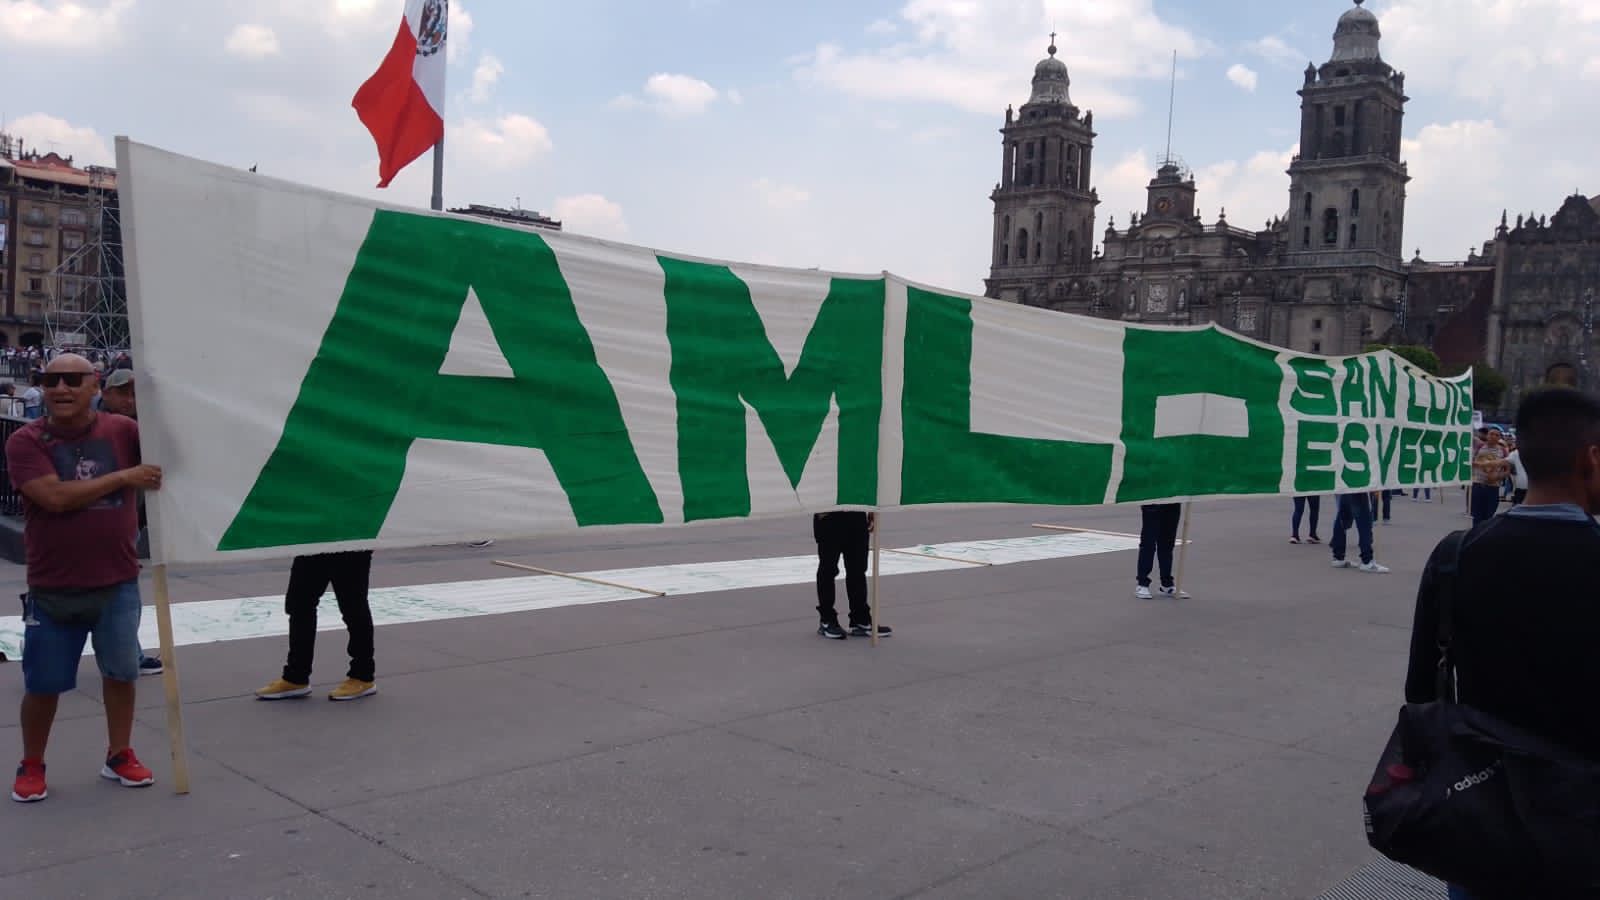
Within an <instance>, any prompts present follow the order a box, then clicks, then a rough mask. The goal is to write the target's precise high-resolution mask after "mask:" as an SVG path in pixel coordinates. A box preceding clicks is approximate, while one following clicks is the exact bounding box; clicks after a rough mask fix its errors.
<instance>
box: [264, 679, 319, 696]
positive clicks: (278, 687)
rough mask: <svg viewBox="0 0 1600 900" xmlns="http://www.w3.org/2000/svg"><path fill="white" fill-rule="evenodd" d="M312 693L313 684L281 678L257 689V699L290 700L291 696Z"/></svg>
mask: <svg viewBox="0 0 1600 900" xmlns="http://www.w3.org/2000/svg"><path fill="white" fill-rule="evenodd" d="M310 693H311V685H309V684H295V683H294V682H292V681H284V680H283V679H282V678H279V679H277V680H275V681H273V682H272V683H271V684H269V685H267V686H266V687H264V688H262V689H261V690H259V691H256V699H257V700H288V699H290V698H291V697H304V696H306V695H307V694H310Z"/></svg>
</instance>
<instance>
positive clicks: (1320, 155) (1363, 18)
mask: <svg viewBox="0 0 1600 900" xmlns="http://www.w3.org/2000/svg"><path fill="white" fill-rule="evenodd" d="M1362 2H1363V0H1355V3H1356V6H1355V8H1354V9H1351V10H1350V11H1348V12H1346V13H1345V14H1344V15H1343V16H1341V17H1339V24H1338V27H1337V28H1336V29H1335V30H1334V34H1333V57H1332V58H1331V59H1329V60H1328V61H1327V62H1326V63H1323V64H1322V66H1321V67H1320V68H1319V67H1315V66H1309V67H1307V68H1306V73H1305V75H1306V80H1305V85H1304V86H1303V87H1302V88H1301V89H1300V98H1301V103H1300V154H1299V155H1298V156H1296V157H1295V158H1294V162H1293V164H1291V165H1290V166H1289V193H1290V197H1289V200H1290V207H1289V232H1288V235H1287V237H1288V241H1289V252H1290V253H1291V254H1293V255H1299V254H1311V253H1314V254H1319V255H1320V259H1321V260H1322V261H1323V262H1326V263H1331V264H1340V263H1341V262H1355V261H1357V260H1358V259H1359V260H1363V261H1376V262H1379V263H1380V264H1394V265H1398V264H1399V263H1400V261H1401V252H1402V251H1401V247H1402V243H1401V240H1402V239H1401V234H1402V231H1403V227H1404V224H1405V209H1406V204H1405V200H1406V182H1407V181H1410V177H1409V176H1408V175H1407V174H1406V165H1405V163H1403V162H1401V161H1400V126H1401V122H1402V119H1403V118H1404V115H1405V104H1406V100H1407V99H1408V98H1407V97H1406V95H1405V75H1404V74H1403V73H1400V72H1396V71H1395V70H1394V69H1393V68H1392V67H1390V66H1389V64H1388V63H1386V62H1384V61H1383V57H1382V56H1381V55H1380V54H1379V52H1378V41H1379V39H1380V38H1381V37H1382V33H1381V32H1380V31H1379V29H1378V17H1377V16H1375V15H1373V14H1372V13H1371V12H1370V11H1368V10H1367V9H1366V8H1364V7H1363V6H1362V5H1361V4H1362ZM1374 257H1376V259H1374ZM1292 259H1293V256H1291V260H1292Z"/></svg>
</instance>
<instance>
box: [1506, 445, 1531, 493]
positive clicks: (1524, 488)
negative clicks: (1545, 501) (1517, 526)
mask: <svg viewBox="0 0 1600 900" xmlns="http://www.w3.org/2000/svg"><path fill="white" fill-rule="evenodd" d="M1506 464H1507V465H1509V466H1510V467H1511V505H1512V506H1521V505H1522V501H1523V500H1524V499H1525V498H1526V497H1527V496H1528V470H1527V469H1524V468H1523V467H1522V451H1521V450H1520V449H1518V450H1513V451H1511V455H1510V456H1508V457H1506Z"/></svg>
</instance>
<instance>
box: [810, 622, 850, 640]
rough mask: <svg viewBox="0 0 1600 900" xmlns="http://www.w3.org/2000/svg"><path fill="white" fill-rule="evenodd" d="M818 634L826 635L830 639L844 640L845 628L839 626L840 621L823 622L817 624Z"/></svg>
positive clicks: (819, 635) (820, 635)
mask: <svg viewBox="0 0 1600 900" xmlns="http://www.w3.org/2000/svg"><path fill="white" fill-rule="evenodd" d="M817 636H818V637H825V638H827V639H828V640H830V641H842V640H844V629H843V628H840V627H839V623H838V622H823V623H822V624H821V625H818V626H817Z"/></svg>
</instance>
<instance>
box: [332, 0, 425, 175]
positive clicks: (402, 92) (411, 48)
mask: <svg viewBox="0 0 1600 900" xmlns="http://www.w3.org/2000/svg"><path fill="white" fill-rule="evenodd" d="M449 7H450V4H449V0H407V3H406V11H405V14H404V16H403V17H402V18H401V20H400V30H399V32H398V33H397V34H396V35H395V38H394V44H393V45H392V46H391V47H390V48H389V53H388V55H386V56H384V58H383V62H382V63H381V64H379V66H378V71H376V72H374V73H372V77H371V78H368V79H367V81H366V83H365V84H363V85H361V89H360V90H358V91H356V96H355V99H354V100H352V101H351V104H350V105H351V106H353V107H355V110H356V115H357V116H359V117H360V118H361V122H362V124H364V125H366V126H367V131H369V132H371V133H372V139H373V140H374V141H375V142H377V145H378V187H388V186H389V182H390V181H393V180H394V177H395V175H397V174H399V172H400V170H401V169H404V168H405V167H406V166H408V165H410V164H411V163H412V162H413V161H414V160H415V159H416V158H417V157H419V156H421V155H422V154H423V153H424V152H426V151H427V149H428V148H429V147H432V146H433V145H434V144H437V143H438V142H439V141H440V139H442V138H443V137H444V82H445V40H446V36H447V34H448V31H449V29H448V23H449Z"/></svg>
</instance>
